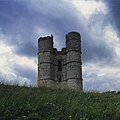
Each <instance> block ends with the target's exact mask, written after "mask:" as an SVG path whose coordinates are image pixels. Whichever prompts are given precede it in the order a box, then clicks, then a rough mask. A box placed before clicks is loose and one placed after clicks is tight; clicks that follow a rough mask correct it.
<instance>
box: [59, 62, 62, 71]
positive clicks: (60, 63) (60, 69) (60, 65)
mask: <svg viewBox="0 0 120 120" xmlns="http://www.w3.org/2000/svg"><path fill="white" fill-rule="evenodd" d="M58 71H62V61H61V60H59V61H58Z"/></svg>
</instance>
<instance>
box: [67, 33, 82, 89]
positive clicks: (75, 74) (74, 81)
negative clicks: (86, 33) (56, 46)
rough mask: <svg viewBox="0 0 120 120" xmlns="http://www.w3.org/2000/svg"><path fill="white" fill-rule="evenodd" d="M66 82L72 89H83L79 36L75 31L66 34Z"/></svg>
mask: <svg viewBox="0 0 120 120" xmlns="http://www.w3.org/2000/svg"><path fill="white" fill-rule="evenodd" d="M66 56H67V63H66V68H67V84H68V87H70V88H73V89H81V90H82V89H83V85H82V63H81V36H80V34H79V33H77V32H69V33H68V34H67V35H66Z"/></svg>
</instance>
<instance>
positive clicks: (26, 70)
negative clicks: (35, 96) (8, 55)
mask: <svg viewBox="0 0 120 120" xmlns="http://www.w3.org/2000/svg"><path fill="white" fill-rule="evenodd" d="M13 70H14V71H15V74H16V75H17V76H22V77H25V78H28V79H30V80H31V82H32V83H33V84H35V83H36V80H37V77H36V76H37V74H36V71H34V70H33V69H31V68H30V67H26V66H25V67H24V66H21V65H18V64H14V66H13Z"/></svg>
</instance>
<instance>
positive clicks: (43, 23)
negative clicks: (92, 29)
mask: <svg viewBox="0 0 120 120" xmlns="http://www.w3.org/2000/svg"><path fill="white" fill-rule="evenodd" d="M0 3H1V4H0V16H1V18H2V19H0V27H1V28H2V33H3V34H5V35H10V36H12V37H11V39H9V40H7V41H6V42H7V43H8V44H11V45H13V46H15V50H14V51H15V52H16V53H17V54H18V55H25V56H28V57H30V56H31V57H35V56H36V53H37V47H36V46H37V39H38V38H37V37H39V36H35V33H34V30H35V27H40V28H43V29H44V30H46V31H48V32H49V33H50V34H53V35H54V37H55V38H57V40H56V41H58V43H60V45H59V46H60V47H61V48H62V47H65V34H67V33H68V32H69V31H78V32H80V33H81V35H82V37H83V36H85V37H83V40H82V42H83V48H82V49H83V59H84V61H90V60H94V58H98V59H102V58H106V57H111V56H112V55H111V50H110V49H109V47H108V46H107V45H106V44H105V43H103V42H101V43H99V44H100V45H99V46H95V45H93V46H92V45H90V44H91V43H92V42H93V41H94V40H93V39H96V38H94V37H91V36H93V35H92V34H91V35H89V28H87V29H86V28H84V27H85V26H84V16H82V15H81V13H79V14H78V13H77V12H76V11H75V8H74V7H73V5H71V4H68V3H67V2H63V1H61V2H60V3H57V2H56V1H54V0H52V2H50V3H48V2H47V1H43V0H41V1H38V4H39V5H38V6H36V5H37V4H35V2H33V1H31V2H28V1H23V0H22V1H0ZM28 3H29V4H28ZM78 15H79V16H78ZM81 18H83V19H81ZM91 24H92V23H91ZM93 24H94V23H93ZM87 27H89V26H87ZM40 35H41V33H40Z"/></svg>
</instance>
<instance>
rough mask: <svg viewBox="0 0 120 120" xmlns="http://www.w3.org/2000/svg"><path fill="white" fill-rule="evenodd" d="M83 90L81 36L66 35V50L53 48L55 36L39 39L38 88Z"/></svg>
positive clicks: (76, 34)
mask: <svg viewBox="0 0 120 120" xmlns="http://www.w3.org/2000/svg"><path fill="white" fill-rule="evenodd" d="M43 86H45V87H59V88H72V89H80V90H82V89H83V84H82V63H81V36H80V34H79V33H78V32H69V33H68V34H67V35H66V48H62V50H61V51H58V50H57V49H56V48H54V47H53V36H52V35H51V36H47V37H40V38H39V39H38V87H43Z"/></svg>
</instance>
